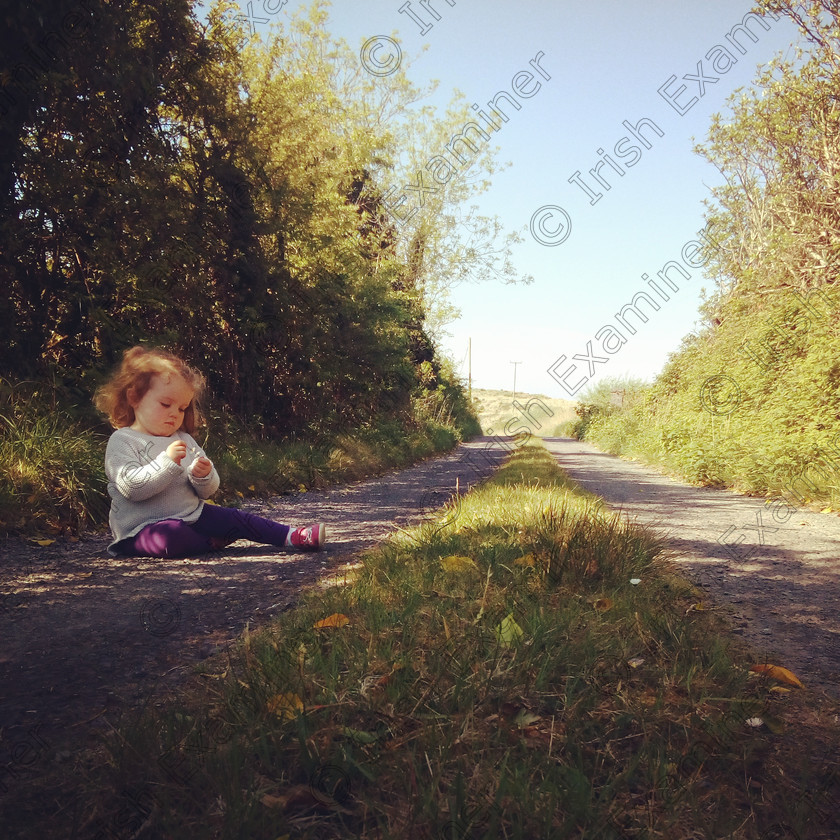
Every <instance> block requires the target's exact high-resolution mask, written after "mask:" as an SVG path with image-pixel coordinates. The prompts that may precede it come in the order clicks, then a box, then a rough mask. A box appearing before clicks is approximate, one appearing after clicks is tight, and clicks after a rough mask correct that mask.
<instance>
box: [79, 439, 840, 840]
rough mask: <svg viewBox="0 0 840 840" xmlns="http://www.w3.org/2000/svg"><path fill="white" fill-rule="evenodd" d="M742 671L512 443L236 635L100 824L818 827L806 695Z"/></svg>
mask: <svg viewBox="0 0 840 840" xmlns="http://www.w3.org/2000/svg"><path fill="white" fill-rule="evenodd" d="M750 664H753V663H751V662H750V660H749V659H746V658H744V657H743V654H742V653H739V652H738V651H736V650H731V649H730V646H729V644H728V643H727V641H726V636H725V635H724V634H723V633H722V623H721V621H720V620H719V619H718V618H716V614H715V613H714V611H710V610H708V609H705V608H704V605H703V604H702V603H701V602H700V601H699V598H698V595H697V593H696V591H695V590H694V589H693V588H692V587H691V586H690V585H689V584H688V583H686V582H685V581H684V579H682V578H680V577H679V576H677V575H675V574H674V573H673V572H672V571H671V570H670V568H669V563H668V559H667V557H665V556H664V553H663V546H662V543H661V541H660V540H659V538H658V537H657V536H656V535H655V534H652V533H650V532H648V531H646V530H644V529H641V528H639V527H637V526H634V525H631V524H628V523H627V522H626V520H624V519H622V518H620V517H618V516H617V515H615V514H613V513H611V512H609V511H607V510H606V509H604V508H603V507H601V506H600V504H599V502H598V501H597V500H596V499H594V498H593V497H591V496H588V495H586V494H584V493H583V492H582V491H580V490H579V489H576V488H575V487H574V486H572V485H571V484H570V483H569V482H568V481H567V479H566V478H565V477H564V475H563V474H562V473H561V471H560V470H559V469H558V468H557V466H556V465H555V463H554V461H553V460H552V458H551V457H550V455H549V454H548V453H547V452H546V451H545V450H544V449H543V448H541V447H538V446H527V447H523V448H522V449H520V450H519V451H518V452H517V453H516V454H515V455H514V456H513V457H512V459H511V460H510V461H509V463H508V464H507V465H506V466H505V467H504V468H502V469H501V470H500V471H499V472H498V473H497V474H496V475H495V476H494V477H493V478H492V480H490V481H488V482H487V483H485V484H484V485H482V486H481V487H479V488H478V489H476V490H474V491H473V492H472V493H470V494H469V495H466V496H462V497H460V498H457V499H454V500H453V501H452V502H451V503H450V504H449V505H447V506H446V507H445V508H444V509H442V510H441V511H439V512H438V514H437V515H436V516H435V517H434V518H433V519H431V520H430V521H428V522H425V523H423V524H422V525H420V526H419V527H417V528H415V529H412V530H410V531H406V532H403V533H401V534H400V535H399V536H398V537H396V538H394V539H392V540H390V541H389V542H387V543H385V544H384V545H382V546H380V547H378V548H377V549H376V550H374V551H372V552H370V553H368V554H367V555H365V556H364V557H363V558H362V562H361V563H360V565H359V567H358V569H357V570H356V571H355V573H354V576H353V578H352V579H348V580H344V579H341V580H338V581H332V582H327V583H325V584H324V585H322V586H320V587H318V588H316V589H313V590H311V591H309V592H308V593H306V594H305V595H304V597H303V598H302V602H301V604H300V606H298V607H297V608H295V609H294V610H292V611H290V612H288V613H286V614H284V615H283V616H282V617H281V618H280V619H278V620H277V622H276V623H275V624H273V625H272V626H271V627H270V628H267V629H266V630H264V631H262V632H260V633H254V634H250V635H246V636H245V637H244V638H243V639H242V641H241V645H240V648H239V650H238V651H237V652H236V653H235V654H232V655H231V656H229V657H228V659H227V660H225V661H222V662H216V663H214V667H215V670H212V669H211V670H209V671H207V672H206V673H203V674H202V675H200V677H196V679H197V680H202V681H203V682H204V683H205V684H206V685H207V686H208V688H207V689H206V690H205V691H204V692H203V693H201V694H200V693H195V694H193V695H190V697H189V698H184V700H183V702H182V704H181V707H180V708H178V709H173V708H168V709H167V710H166V711H163V712H156V713H155V714H154V715H151V714H150V715H149V716H148V717H147V718H145V719H143V720H142V721H140V722H139V723H136V724H135V725H133V726H131V727H130V728H126V729H123V730H122V731H121V732H120V733H119V734H118V735H117V736H115V737H114V739H113V741H112V742H111V744H110V748H109V749H110V758H109V762H108V767H107V772H106V773H105V776H106V778H107V785H105V784H104V783H102V782H100V783H99V784H98V785H97V786H96V787H95V788H94V789H92V797H93V798H92V803H93V804H92V806H91V809H90V810H89V813H90V815H91V816H92V817H93V818H94V819H93V820H92V823H91V826H92V827H93V828H98V829H100V830H102V831H103V832H104V831H107V830H108V827H109V825H110V824H111V823H112V822H113V821H114V820H115V819H116V815H117V814H121V815H122V817H121V819H122V821H123V823H124V824H125V825H128V827H129V828H133V829H139V828H141V826H145V830H147V831H148V832H150V834H149V836H155V837H167V838H190V839H191V840H195V838H246V837H247V838H257V839H258V840H261V838H265V840H278V838H284V837H286V838H298V837H312V838H394V840H403V838H407V837H411V838H441V839H442V838H458V840H466V838H523V839H524V838H536V837H539V838H554V837H557V838H561V837H592V838H596V837H597V838H609V837H616V838H618V837H651V838H653V837H662V838H669V840H673V838H696V837H715V838H721V837H732V838H740V837H743V838H748V837H756V838H757V837H761V836H765V837H768V836H771V835H768V834H766V832H767V831H771V830H775V829H774V826H776V825H781V824H787V825H792V826H793V830H797V829H796V820H811V822H812V821H813V819H814V818H815V817H814V813H817V814H818V815H819V814H822V813H824V812H825V811H826V810H827V808H826V807H823V804H824V803H820V802H817V804H816V805H813V804H812V806H811V812H808V811H807V808H806V806H805V805H804V804H803V803H802V802H801V801H800V799H801V797H800V793H801V790H802V789H803V786H804V785H808V786H810V789H811V790H814V789H816V785H817V783H818V781H819V778H820V776H819V774H820V773H821V772H822V770H821V769H820V768H819V767H818V765H817V764H816V763H815V761H810V762H807V761H806V760H805V756H804V752H806V751H807V750H808V749H809V746H808V741H809V739H810V738H811V737H812V736H811V735H810V734H808V733H809V732H814V737H815V738H816V742H819V739H820V737H821V735H822V734H824V730H823V729H822V728H821V724H820V721H819V720H817V721H816V722H815V723H814V725H813V726H812V727H809V726H808V725H807V723H806V715H805V714H804V712H803V711H802V710H803V708H804V706H805V702H804V701H803V700H802V697H804V696H805V695H804V694H803V693H802V690H801V689H797V688H794V687H792V686H783V685H782V684H779V683H777V682H776V681H774V680H770V679H768V678H767V677H766V676H762V677H758V676H757V675H755V674H751V673H750V671H749V665H750ZM783 687H784V688H788V689H789V691H779V690H778V689H779V688H783ZM796 692H800V694H799V695H797V694H796ZM796 750H799V752H800V755H801V762H800V763H801V765H802V766H801V767H799V766H791V765H790V763H789V762H790V761H791V760H792V759H791V756H793V755H795V753H796ZM830 755H834V753H830ZM805 768H810V771H808V770H806V769H805ZM805 772H810V773H811V777H810V778H809V779H804V778H802V779H800V775H801V773H805ZM832 784H836V778H835V779H834V781H833V782H832ZM825 790H826V791H827V792H830V791H834V793H832V795H835V794H836V789H835V788H830V787H827V788H825ZM826 795H828V793H827V794H826ZM798 797H799V798H798ZM814 808H819V809H821V810H819V811H818V812H814ZM803 824H805V825H807V824H811V823H808V822H805V823H803ZM126 830H127V829H126ZM102 836H103V837H106V836H109V835H108V834H107V833H103V834H102ZM120 836H122V835H120ZM125 836H129V835H128V834H126V835H125ZM140 836H145V835H144V834H142V833H141V835H140ZM773 836H774V835H773ZM779 836H788V835H783V834H780V835H779ZM789 836H795V835H789ZM799 836H806V835H805V834H800V835H799ZM807 836H811V835H807Z"/></svg>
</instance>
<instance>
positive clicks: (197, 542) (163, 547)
mask: <svg viewBox="0 0 840 840" xmlns="http://www.w3.org/2000/svg"><path fill="white" fill-rule="evenodd" d="M212 548H213V546H212V544H211V543H210V541H209V540H208V538H207V536H206V535H204V534H201V533H199V532H198V531H196V530H195V528H194V527H193V526H192V525H191V524H190V523H189V522H182V521H181V520H180V519H162V520H161V521H160V522H153V523H152V524H151V525H147V526H146V527H145V528H144V529H143V530H142V531H140V533H139V534H137V535H136V536H135V537H134V542H133V544H128V545H127V546H126V553H128V554H134V555H143V556H149V557H189V556H190V555H191V554H206V553H207V552H208V551H211V550H212Z"/></svg>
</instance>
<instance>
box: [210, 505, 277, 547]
mask: <svg viewBox="0 0 840 840" xmlns="http://www.w3.org/2000/svg"><path fill="white" fill-rule="evenodd" d="M193 527H194V528H195V530H196V531H197V532H198V533H200V534H203V535H204V536H205V537H209V538H212V539H213V540H214V541H215V542H214V544H215V545H218V541H219V540H221V541H222V542H223V544H228V543H232V542H233V541H234V540H252V541H253V542H258V543H263V544H265V545H281V546H285V545H286V537H287V536H288V534H289V526H288V525H283V524H281V523H280V522H274V521H273V520H271V519H265V518H264V517H262V516H255V515H254V514H253V513H247V512H246V511H244V510H237V509H236V508H226V507H219V506H218V505H204V510H202V511H201V516H199V517H198V520H197V521H196V522H195V523H193Z"/></svg>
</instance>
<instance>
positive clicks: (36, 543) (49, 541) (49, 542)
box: [30, 540, 55, 546]
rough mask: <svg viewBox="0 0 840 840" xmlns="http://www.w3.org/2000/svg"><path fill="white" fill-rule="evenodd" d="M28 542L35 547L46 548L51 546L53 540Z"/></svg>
mask: <svg viewBox="0 0 840 840" xmlns="http://www.w3.org/2000/svg"><path fill="white" fill-rule="evenodd" d="M30 542H32V543H34V544H35V545H41V546H47V545H52V544H53V543H54V542H55V540H30Z"/></svg>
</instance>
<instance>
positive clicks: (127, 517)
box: [94, 347, 325, 557]
mask: <svg viewBox="0 0 840 840" xmlns="http://www.w3.org/2000/svg"><path fill="white" fill-rule="evenodd" d="M204 387H205V384H204V377H203V376H202V375H201V374H200V373H198V372H197V371H195V370H193V369H192V368H191V367H189V366H188V365H187V364H185V363H184V362H183V361H181V360H180V359H178V358H177V357H176V356H173V355H172V354H171V353H167V352H166V351H163V350H158V349H149V348H145V347H133V348H132V349H131V350H127V351H126V352H125V354H124V355H123V361H122V364H121V366H120V368H119V369H118V370H117V372H116V373H115V374H114V375H113V376H112V378H111V379H110V380H109V381H108V382H107V383H106V384H105V385H103V386H102V387H101V388H100V389H99V390H98V391H97V393H96V396H95V398H94V402H95V404H96V407H97V408H98V409H99V410H100V411H102V412H103V414H106V415H107V416H108V419H109V420H110V422H111V425H112V426H113V427H114V428H115V429H116V430H117V431H115V432H114V433H113V434H112V435H111V437H110V439H109V440H108V446H107V448H106V450H105V474H106V475H107V477H108V494H109V495H110V497H111V512H110V516H109V522H110V525H111V531H112V532H113V535H114V542H112V543H111V545H109V546H108V552H109V553H110V554H112V555H115V556H116V555H117V554H127V555H135V556H151V557H186V556H190V555H196V554H206V553H207V552H209V551H217V550H219V549H221V548H224V547H225V546H226V545H230V543H232V542H234V541H236V540H239V539H248V540H253V541H254V542H258V543H265V544H268V545H277V546H284V547H288V548H297V549H303V550H317V549H319V548H321V547H323V545H324V538H325V528H324V525H323V523H318V524H316V525H309V526H307V527H303V528H296V529H292V528H290V527H289V526H288V525H282V524H280V523H279V522H273V521H272V520H270V519H264V518H263V517H260V516H254V515H253V514H250V513H246V512H245V511H241V510H236V509H235V508H224V507H219V506H217V505H214V504H205V501H204V500H205V499H209V498H210V496H212V495H213V493H215V492H216V490H217V489H218V487H219V474H218V473H217V472H216V468H215V467H214V466H213V463H212V462H211V461H210V460H209V459H208V458H207V456H206V455H205V454H204V451H203V450H202V449H201V447H200V446H199V445H198V444H197V443H196V442H195V440H194V439H193V438H192V433H193V432H194V431H195V429H196V426H198V425H199V424H200V422H201V415H200V412H199V408H198V406H197V403H198V402H200V399H201V396H202V394H203V392H204Z"/></svg>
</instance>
